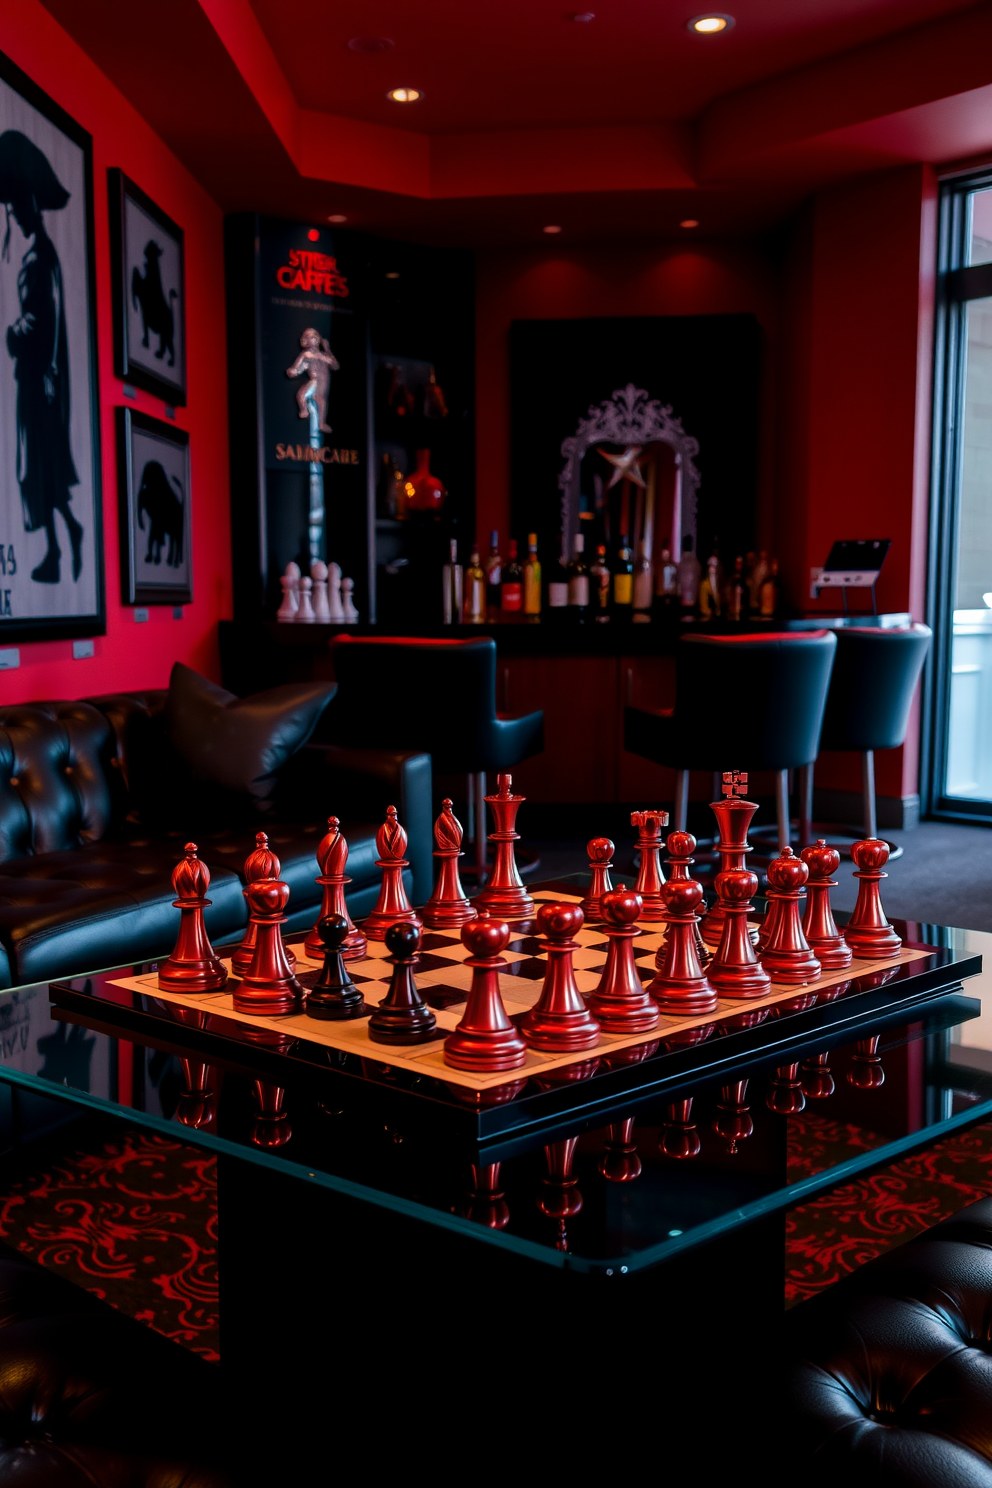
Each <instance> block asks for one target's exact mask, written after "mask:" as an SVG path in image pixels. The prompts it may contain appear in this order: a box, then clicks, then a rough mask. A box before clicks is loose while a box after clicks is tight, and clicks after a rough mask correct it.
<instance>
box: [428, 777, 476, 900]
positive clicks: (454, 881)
mask: <svg viewBox="0 0 992 1488" xmlns="http://www.w3.org/2000/svg"><path fill="white" fill-rule="evenodd" d="M462 835H463V834H462V824H461V822H460V821H459V820H458V818H457V816H456V815H455V813H454V811H453V810H452V808H451V802H450V801H449V800H445V801H443V802H442V803H441V815H440V816H439V817H438V819H437V821H436V822H435V823H434V841H435V842H436V843H437V848H436V850H435V852H434V856H435V858H436V859H437V862H438V873H437V883H436V884H435V885H434V892H433V894H432V895H431V897H430V898H429V899H428V901H427V903H426V904H425V905H424V907H423V909H422V910H421V911H420V914H421V918H422V919H423V922H424V924H425V925H429V926H430V927H431V929H438V930H447V929H450V928H452V927H453V926H456V925H464V924H465V923H466V922H467V921H468V920H473V919H475V915H476V911H475V910H474V909H473V908H472V906H471V904H470V903H469V901H468V899H466V897H465V890H464V889H463V888H462V883H461V879H460V878H459V876H458V859H459V858H460V857H462Z"/></svg>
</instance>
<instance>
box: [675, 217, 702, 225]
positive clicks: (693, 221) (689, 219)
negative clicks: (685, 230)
mask: <svg viewBox="0 0 992 1488" xmlns="http://www.w3.org/2000/svg"><path fill="white" fill-rule="evenodd" d="M698 226H699V223H698V222H697V221H696V219H695V217H687V218H686V219H685V221H684V222H680V223H679V227H698Z"/></svg>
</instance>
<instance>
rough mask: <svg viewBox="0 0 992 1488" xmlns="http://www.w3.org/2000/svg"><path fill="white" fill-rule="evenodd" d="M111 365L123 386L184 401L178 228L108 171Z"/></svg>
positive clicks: (136, 190) (126, 181) (180, 233)
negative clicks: (112, 290)
mask: <svg viewBox="0 0 992 1488" xmlns="http://www.w3.org/2000/svg"><path fill="white" fill-rule="evenodd" d="M109 187H110V235H111V245H112V250H113V271H114V363H115V371H116V372H117V375H118V376H119V377H122V378H123V379H124V380H125V382H131V383H134V384H135V385H136V386H137V387H140V388H144V389H145V391H146V392H149V393H155V394H156V395H157V396H158V397H160V398H164V399H165V401H166V403H169V404H172V405H173V406H182V405H183V404H185V402H186V301H185V292H184V288H183V231H182V228H181V227H177V226H176V224H175V223H174V222H173V221H172V218H171V217H167V216H166V214H165V213H164V212H163V211H162V210H161V208H159V207H157V206H156V205H155V203H154V202H153V201H152V200H151V198H150V197H148V196H146V195H145V193H144V192H143V191H142V190H141V189H140V187H138V186H136V185H135V184H134V182H133V181H131V180H129V179H128V177H127V176H125V175H124V174H123V172H121V171H119V170H112V171H110V172H109Z"/></svg>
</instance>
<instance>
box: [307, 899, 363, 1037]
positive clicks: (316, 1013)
mask: <svg viewBox="0 0 992 1488" xmlns="http://www.w3.org/2000/svg"><path fill="white" fill-rule="evenodd" d="M317 933H318V935H319V936H320V940H321V945H322V947H323V954H324V965H323V968H322V969H321V973H320V976H319V977H318V978H317V980H316V982H315V983H314V985H313V986H312V987H311V988H310V991H309V993H308V994H307V1000H306V1006H305V1008H304V1010H303V1011H304V1012H305V1013H306V1014H307V1016H308V1017H310V1018H323V1019H332V1020H340V1019H343V1018H359V1017H361V1015H362V1013H364V1012H365V1011H366V1007H365V1001H364V999H363V997H362V994H361V992H359V990H358V988H357V987H356V986H355V984H354V982H353V981H352V980H351V977H350V976H349V975H348V972H347V970H346V968H345V961H344V948H345V945H346V943H347V939H348V921H347V919H346V918H345V916H344V915H338V914H330V915H324V916H322V918H321V919H319V920H318V921H317Z"/></svg>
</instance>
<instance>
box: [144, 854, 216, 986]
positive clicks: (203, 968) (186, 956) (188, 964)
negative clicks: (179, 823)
mask: <svg viewBox="0 0 992 1488" xmlns="http://www.w3.org/2000/svg"><path fill="white" fill-rule="evenodd" d="M184 852H185V857H184V858H182V859H181V861H180V862H178V863H177V864H176V866H175V868H173V870H172V888H173V891H174V892H175V894H176V898H175V900H174V901H173V906H172V907H173V909H178V910H179V914H180V919H179V935H178V937H177V939H176V946H175V950H174V951H173V952H172V955H171V956H170V957H169V959H168V960H167V961H163V962H162V964H161V966H160V967H159V969H158V984H159V986H160V987H161V989H162V991H163V992H216V991H217V990H218V989H219V988H220V987H223V985H224V983H225V982H226V981H227V972H226V970H225V969H224V963H223V962H222V961H221V959H220V957H219V956H217V955H215V953H214V948H213V946H212V945H211V944H210V937H209V936H208V935H207V927H206V925H205V924H204V921H203V911H204V910H205V909H206V907H207V905H208V904H209V903H210V900H209V899H208V898H207V897H206V893H207V890H208V888H209V887H210V869H209V868H208V867H207V865H206V863H201V862H200V859H199V858H198V857H197V855H196V843H195V842H187V844H186V847H185V849H184Z"/></svg>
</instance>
